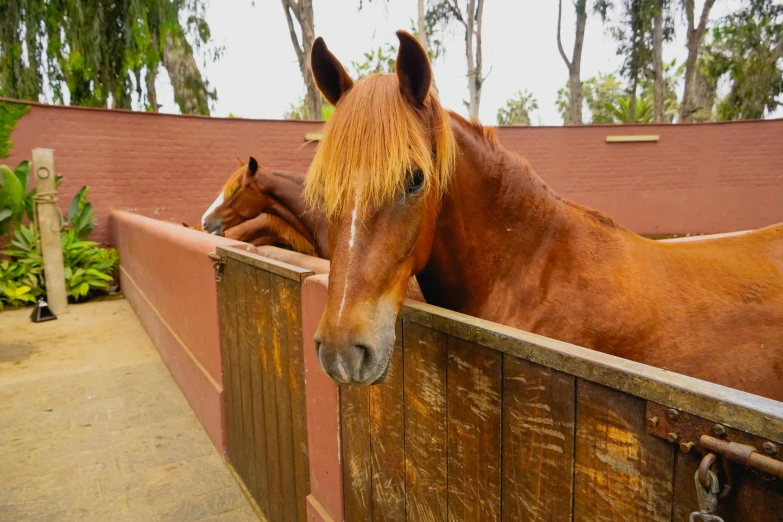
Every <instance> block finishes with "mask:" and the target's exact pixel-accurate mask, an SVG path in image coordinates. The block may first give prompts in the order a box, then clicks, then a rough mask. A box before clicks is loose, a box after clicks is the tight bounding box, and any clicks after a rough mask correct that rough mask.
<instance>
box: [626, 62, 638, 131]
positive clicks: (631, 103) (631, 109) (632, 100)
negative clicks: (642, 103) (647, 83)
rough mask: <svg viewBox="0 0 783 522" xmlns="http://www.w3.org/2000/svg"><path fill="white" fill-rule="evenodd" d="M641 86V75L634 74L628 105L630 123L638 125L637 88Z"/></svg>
mask: <svg viewBox="0 0 783 522" xmlns="http://www.w3.org/2000/svg"><path fill="white" fill-rule="evenodd" d="M638 84H639V73H638V72H637V73H636V74H634V76H633V79H632V80H631V95H630V96H629V98H630V100H629V105H628V123H636V88H637V85H638Z"/></svg>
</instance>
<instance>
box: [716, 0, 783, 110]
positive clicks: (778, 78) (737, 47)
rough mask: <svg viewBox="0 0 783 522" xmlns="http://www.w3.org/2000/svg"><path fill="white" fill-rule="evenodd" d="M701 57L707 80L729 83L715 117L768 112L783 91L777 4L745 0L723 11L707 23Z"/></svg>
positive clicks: (782, 20)
mask: <svg viewBox="0 0 783 522" xmlns="http://www.w3.org/2000/svg"><path fill="white" fill-rule="evenodd" d="M703 58H704V60H703V63H704V69H705V71H706V76H707V78H709V80H710V83H711V84H716V83H717V82H718V81H719V80H720V79H721V78H726V79H727V81H728V84H729V92H728V94H727V95H726V96H725V97H724V98H723V99H722V100H720V101H719V102H718V107H717V117H718V119H721V120H740V119H759V118H763V117H764V115H765V113H769V112H773V111H774V110H775V109H776V108H777V107H778V106H780V105H781V101H779V100H778V97H779V96H780V94H781V93H783V66H782V65H781V59H783V5H779V4H776V2H773V1H772V0H750V1H749V5H747V6H745V7H744V8H743V9H740V10H739V11H737V12H735V13H732V14H730V15H728V16H726V17H724V18H723V19H721V20H720V21H719V22H718V24H717V25H716V26H715V28H714V29H713V31H712V44H711V45H710V46H709V47H707V48H706V49H705V52H704V55H703ZM713 93H714V91H713ZM713 100H714V96H713Z"/></svg>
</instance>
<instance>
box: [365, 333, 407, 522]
mask: <svg viewBox="0 0 783 522" xmlns="http://www.w3.org/2000/svg"><path fill="white" fill-rule="evenodd" d="M403 359H404V356H403V328H402V320H398V321H397V325H396V341H395V344H394V352H392V359H391V367H390V368H389V373H388V375H387V376H386V380H385V381H384V382H383V383H382V384H379V385H378V386H373V387H371V388H370V435H371V437H370V441H371V451H372V502H373V510H372V514H373V520H374V521H390V522H391V521H397V520H404V519H405V411H404V389H403V379H404V366H403Z"/></svg>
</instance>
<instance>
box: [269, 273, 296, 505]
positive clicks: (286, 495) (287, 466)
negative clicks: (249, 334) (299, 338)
mask: <svg viewBox="0 0 783 522" xmlns="http://www.w3.org/2000/svg"><path fill="white" fill-rule="evenodd" d="M285 282H286V280H285V279H284V278H283V277H282V276H279V275H274V274H272V275H270V276H269V288H270V292H271V296H272V361H273V365H272V366H273V368H274V377H275V393H276V397H277V401H276V402H275V404H276V406H277V434H278V439H277V440H278V451H279V452H280V489H281V494H282V497H281V499H282V508H283V510H282V517H281V518H280V520H281V521H288V520H296V516H297V504H298V502H297V498H296V474H295V472H294V433H293V419H292V418H291V388H290V385H289V380H288V368H289V363H290V361H289V345H288V337H289V325H288V324H287V322H286V318H287V316H288V312H287V309H288V308H289V307H291V305H292V300H291V296H290V295H289V290H288V288H286V284H285Z"/></svg>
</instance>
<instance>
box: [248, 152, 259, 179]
mask: <svg viewBox="0 0 783 522" xmlns="http://www.w3.org/2000/svg"><path fill="white" fill-rule="evenodd" d="M247 168H248V170H249V171H250V175H251V176H254V175H255V173H256V172H258V162H257V161H256V159H255V158H254V157H253V156H250V161H249V162H248V163H247Z"/></svg>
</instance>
